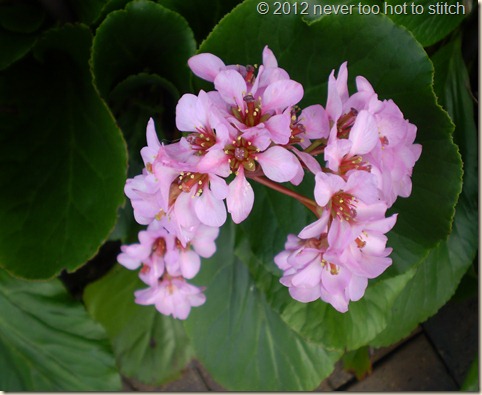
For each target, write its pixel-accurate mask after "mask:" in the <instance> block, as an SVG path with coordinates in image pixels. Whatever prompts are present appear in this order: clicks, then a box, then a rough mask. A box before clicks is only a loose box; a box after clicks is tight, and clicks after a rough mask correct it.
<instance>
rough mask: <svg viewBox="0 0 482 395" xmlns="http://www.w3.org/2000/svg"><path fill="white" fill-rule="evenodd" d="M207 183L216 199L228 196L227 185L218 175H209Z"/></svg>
mask: <svg viewBox="0 0 482 395" xmlns="http://www.w3.org/2000/svg"><path fill="white" fill-rule="evenodd" d="M209 184H210V187H209V188H210V189H211V192H212V193H213V195H214V197H215V198H216V199H218V200H223V199H226V196H228V185H227V184H226V181H224V179H222V178H221V177H218V176H216V175H214V174H210V175H209Z"/></svg>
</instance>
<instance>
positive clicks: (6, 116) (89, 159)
mask: <svg viewBox="0 0 482 395" xmlns="http://www.w3.org/2000/svg"><path fill="white" fill-rule="evenodd" d="M90 44H91V36H90V33H89V31H88V29H87V28H85V27H82V26H66V27H64V28H61V29H58V30H51V31H49V32H48V33H47V34H46V35H45V37H44V38H43V40H42V41H40V42H39V44H38V45H37V47H36V49H35V55H36V58H34V57H31V56H30V57H28V58H26V59H25V60H24V61H22V62H21V63H19V64H18V65H16V67H15V68H11V69H9V70H8V71H6V72H5V73H4V74H3V75H2V76H0V92H1V95H0V108H2V109H4V110H3V111H2V112H1V113H0V121H1V123H2V132H1V134H0V142H1V144H0V163H1V169H2V172H1V173H0V191H1V192H0V202H1V208H0V264H1V265H2V266H3V267H4V268H6V269H7V270H8V271H10V272H12V273H15V274H16V275H18V276H21V277H26V278H49V277H52V276H54V275H56V274H58V273H59V272H60V271H61V270H62V269H63V268H66V269H67V270H69V271H73V270H75V269H76V268H78V267H80V266H81V265H82V264H84V263H85V262H86V261H87V260H88V259H90V258H91V257H92V256H93V255H95V253H96V252H97V250H98V248H99V246H100V245H102V243H103V242H104V241H105V240H106V238H107V236H108V235H109V233H110V231H111V229H112V228H113V226H114V224H115V222H116V212H117V208H118V206H119V205H120V204H121V203H122V201H123V199H124V198H123V187H124V183H125V174H126V149H125V143H124V141H123V138H122V135H121V133H120V131H119V129H118V128H117V127H116V125H115V122H114V119H113V117H112V115H111V114H110V112H109V111H108V109H107V108H106V106H105V104H104V103H103V102H102V101H101V99H100V98H99V97H98V95H97V93H96V91H95V90H94V88H93V86H92V83H91V78H90V73H89V69H88V56H89V48H90Z"/></svg>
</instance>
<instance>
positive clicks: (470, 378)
mask: <svg viewBox="0 0 482 395" xmlns="http://www.w3.org/2000/svg"><path fill="white" fill-rule="evenodd" d="M460 390H461V391H471V392H477V391H479V357H478V356H476V357H475V359H474V361H473V362H472V363H471V364H470V368H469V372H468V373H467V376H466V377H465V380H464V382H463V384H462V388H460Z"/></svg>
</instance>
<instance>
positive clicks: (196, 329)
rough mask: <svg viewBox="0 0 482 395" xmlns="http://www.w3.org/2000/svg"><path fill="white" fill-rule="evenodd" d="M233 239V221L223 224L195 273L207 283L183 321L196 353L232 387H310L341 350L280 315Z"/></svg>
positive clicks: (324, 374) (218, 378) (215, 375)
mask: <svg viewBox="0 0 482 395" xmlns="http://www.w3.org/2000/svg"><path fill="white" fill-rule="evenodd" d="M234 243H235V234H234V232H233V226H232V224H226V225H225V226H224V227H223V228H222V230H221V234H220V236H219V238H218V240H217V245H218V251H217V252H216V254H215V255H214V256H213V258H211V259H209V260H205V261H204V262H203V264H202V267H201V272H200V274H199V275H198V276H197V277H196V280H197V281H196V283H198V284H202V285H203V286H204V285H205V286H207V289H206V297H207V301H206V303H205V304H204V305H203V306H201V307H198V308H196V309H193V310H192V311H191V314H190V316H189V318H188V319H187V320H186V322H185V326H186V328H187V330H188V333H189V335H190V337H191V338H192V340H193V344H194V348H195V350H196V355H197V356H198V358H199V359H200V360H201V361H202V363H203V365H204V366H205V367H206V368H207V369H208V370H209V372H210V374H211V375H212V376H213V378H214V379H215V380H216V381H217V382H218V383H220V384H221V385H222V386H224V387H225V388H227V389H229V390H232V391H307V390H312V389H314V388H315V387H316V386H318V385H319V383H320V382H321V381H322V380H323V379H324V378H325V377H327V376H328V375H329V374H330V373H331V371H332V370H333V367H334V363H335V362H336V360H337V359H339V358H340V356H341V353H340V352H337V351H328V350H326V349H324V348H323V347H320V346H318V345H315V344H312V343H309V342H306V341H305V340H303V338H302V337H301V336H299V335H298V334H297V333H295V332H294V331H292V330H291V329H290V328H289V327H288V326H287V325H286V324H285V323H284V322H283V321H282V320H281V319H280V317H279V315H278V314H277V313H276V311H274V310H273V309H272V308H271V306H270V305H269V303H267V301H266V298H265V295H264V293H263V292H262V291H261V290H259V289H258V288H257V286H256V284H255V282H254V279H253V278H252V276H251V275H250V273H249V271H248V269H247V267H246V266H245V265H244V264H243V263H242V262H241V261H240V260H239V259H238V258H237V257H236V256H235V254H234V247H235V244H234Z"/></svg>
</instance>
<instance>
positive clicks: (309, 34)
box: [200, 0, 461, 275]
mask: <svg viewBox="0 0 482 395" xmlns="http://www.w3.org/2000/svg"><path fill="white" fill-rule="evenodd" d="M256 4H257V3H256V1H251V0H248V1H246V2H245V3H243V4H242V5H241V6H239V7H237V8H236V9H235V10H234V11H233V12H232V13H231V14H229V15H228V16H226V17H225V18H224V19H223V20H222V21H221V22H220V23H219V25H218V26H217V27H216V28H215V29H214V31H213V32H212V33H211V35H210V36H209V37H208V38H207V39H206V41H205V42H204V43H203V45H202V46H201V48H200V52H211V53H214V54H216V55H217V56H219V57H221V58H222V59H223V60H224V61H225V63H226V64H249V63H250V64H254V63H259V61H260V58H261V51H262V49H263V47H264V46H265V45H268V46H269V47H270V48H271V49H272V50H273V51H274V53H275V55H276V56H277V58H278V62H279V65H280V66H281V67H283V68H284V69H286V70H287V71H288V72H289V74H290V76H291V78H293V79H294V80H296V81H299V82H301V83H302V84H303V86H304V89H305V96H304V99H303V101H302V104H303V105H309V104H314V103H323V104H324V101H325V100H326V90H327V80H328V75H329V73H330V72H331V70H332V69H338V67H339V66H340V64H341V63H342V62H344V61H345V60H348V70H349V73H350V85H351V86H353V83H354V80H355V76H356V75H363V76H365V77H366V78H367V79H368V80H369V81H370V82H371V83H372V85H373V86H374V88H375V90H376V91H377V92H378V93H379V96H380V98H382V99H388V98H391V99H393V100H394V101H395V102H396V103H397V104H398V106H399V107H400V108H401V110H402V112H403V113H404V115H405V117H406V118H407V119H409V120H410V121H411V122H412V123H414V124H415V125H416V126H417V127H418V137H417V140H418V142H420V143H421V144H422V146H423V151H422V156H421V158H420V160H419V162H418V163H417V165H416V167H415V170H414V175H413V191H412V196H411V197H410V199H399V200H398V201H397V203H396V204H395V205H394V207H393V210H392V211H393V212H398V213H400V215H399V218H398V221H397V225H396V227H395V229H394V230H393V231H392V232H391V236H390V245H391V246H392V247H394V253H393V257H394V265H393V266H392V267H391V269H390V271H389V272H388V274H390V275H394V274H396V273H400V272H403V271H405V270H407V268H408V267H409V266H410V265H411V264H414V263H415V262H418V261H420V260H421V259H422V258H423V257H424V256H425V255H426V254H427V253H428V248H431V247H433V246H434V245H435V244H436V243H437V242H438V241H439V240H440V239H442V238H445V237H446V236H447V235H448V234H449V232H450V226H451V221H452V219H453V214H454V204H455V202H456V200H457V196H458V194H459V192H460V189H461V179H460V178H461V161H460V155H459V154H458V152H457V148H456V146H455V145H454V144H453V142H452V137H451V132H452V128H453V127H452V125H451V123H450V120H449V118H448V117H447V115H446V114H445V113H444V112H443V111H442V110H441V108H440V107H439V106H438V105H437V104H436V102H435V97H434V93H433V90H432V87H431V83H432V74H433V68H432V65H431V63H430V60H429V59H428V57H427V55H426V53H425V51H424V50H423V49H422V48H421V47H420V45H419V44H418V43H417V42H416V41H415V40H414V39H413V37H412V36H411V35H410V34H409V33H407V32H406V31H405V30H403V29H401V28H398V27H397V26H395V25H394V24H393V23H392V22H391V21H390V20H389V19H388V18H386V17H384V16H382V15H379V16H374V15H362V16H361V15H338V16H337V15H327V16H325V17H323V18H321V19H318V20H316V21H314V22H311V23H310V24H309V25H308V24H307V23H305V22H304V21H303V20H302V19H301V16H300V15H294V14H290V15H272V14H268V15H259V14H258V13H257V12H256ZM271 6H273V4H271ZM253 26H258V28H257V29H253V28H252V27H253ZM239 37H243V39H242V40H240V41H239V40H238V41H239V45H236V46H233V45H231V44H230V43H231V42H234V41H236V40H237V39H238V38H239ZM368 55H369V56H368ZM441 169H443V170H442V171H441ZM434 202H437V204H434ZM255 204H256V203H255ZM284 215H286V216H287V217H288V219H287V222H293V221H296V219H295V218H296V217H297V213H296V212H293V213H291V212H289V211H285V212H284ZM260 232H261V233H262V234H266V232H263V231H262V230H260ZM257 252H258V251H255V253H257Z"/></svg>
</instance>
